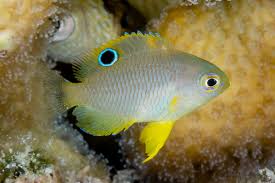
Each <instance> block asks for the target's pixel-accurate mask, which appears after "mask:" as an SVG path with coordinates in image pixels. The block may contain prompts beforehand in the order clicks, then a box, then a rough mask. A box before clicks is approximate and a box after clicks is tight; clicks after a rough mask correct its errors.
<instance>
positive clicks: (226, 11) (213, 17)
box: [121, 0, 275, 182]
mask: <svg viewBox="0 0 275 183" xmlns="http://www.w3.org/2000/svg"><path fill="white" fill-rule="evenodd" d="M274 8H275V3H274V1H272V0H266V1H253V3H252V2H251V1H250V0H242V1H232V2H227V1H223V2H220V3H217V4H216V6H213V7H211V8H208V7H205V6H203V5H198V6H191V7H184V6H178V7H174V8H171V9H169V10H167V12H166V13H165V14H163V16H162V19H160V20H158V21H154V22H153V23H152V27H151V30H153V31H157V32H159V33H160V34H161V35H162V36H163V37H165V38H167V39H168V40H170V42H171V43H173V44H174V45H175V47H176V48H177V49H179V50H182V51H185V52H188V53H191V54H194V55H197V56H199V57H202V58H204V59H206V60H209V61H210V62H212V63H214V64H216V65H218V66H219V67H220V68H221V69H222V70H224V71H225V72H226V73H227V74H228V76H229V78H230V81H231V86H230V88H229V89H228V90H227V91H226V92H225V93H224V94H222V95H221V96H219V97H218V98H216V99H215V100H213V101H211V102H210V103H209V104H207V105H205V106H204V107H202V108H200V109H199V110H197V111H196V112H194V113H192V114H191V115H188V116H185V117H184V118H183V119H181V120H180V121H178V122H177V123H176V126H175V127H174V129H173V132H172V134H171V136H170V138H169V139H168V142H167V145H166V146H165V147H164V148H163V149H162V151H161V152H160V153H159V155H158V156H157V157H156V158H155V159H153V160H152V161H151V162H149V163H148V164H145V165H142V164H141V163H140V162H141V161H142V157H141V153H142V152H143V148H144V147H141V146H139V145H138V144H139V143H138V135H139V131H140V130H138V128H132V129H131V130H130V132H129V133H127V134H126V135H125V136H124V137H123V140H122V142H121V144H122V146H123V147H124V152H126V156H127V159H128V162H129V164H134V165H135V167H137V168H138V169H139V170H140V173H141V174H142V175H143V176H144V177H146V180H149V181H151V182H152V181H153V180H158V181H159V180H162V181H163V182H190V181H191V182H221V181H226V182H230V181H233V182H235V181H236V179H238V180H239V181H240V182H246V181H247V180H248V179H252V178H253V177H255V174H257V171H258V170H259V169H260V168H261V167H264V166H274V161H273V160H272V159H273V156H275V149H274V147H275V144H274V142H275V141H274V140H275V112H274V111H275V94H274V89H275V82H273V81H272V80H273V79H272V78H274V77H275V56H274V50H275V36H274V30H275V13H274V11H273V10H274Z"/></svg>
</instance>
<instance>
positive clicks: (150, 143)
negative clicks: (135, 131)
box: [139, 121, 174, 163]
mask: <svg viewBox="0 0 275 183" xmlns="http://www.w3.org/2000/svg"><path fill="white" fill-rule="evenodd" d="M173 125H174V121H161V122H153V123H149V124H148V125H147V126H146V127H145V128H144V129H143V130H142V132H141V135H140V139H139V140H140V141H141V142H142V143H145V151H146V154H147V155H148V157H147V158H146V159H145V160H144V161H143V163H145V162H147V161H149V160H150V159H152V158H153V157H154V156H156V155H157V153H158V152H159V150H160V149H161V148H162V147H163V145H164V143H165V142H166V140H167V138H168V136H169V134H170V132H171V130H172V127H173Z"/></svg>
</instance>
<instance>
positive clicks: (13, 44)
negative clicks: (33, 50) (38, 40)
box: [0, 0, 56, 53]
mask: <svg viewBox="0 0 275 183" xmlns="http://www.w3.org/2000/svg"><path fill="white" fill-rule="evenodd" d="M53 2H54V1H53V0H36V1H32V0H22V1H18V0H0V51H2V50H5V51H8V52H9V53H10V52H12V51H14V50H15V49H16V48H18V46H20V45H23V44H24V43H25V42H26V41H27V40H26V39H27V38H29V37H28V36H29V35H30V34H33V33H34V32H35V31H36V29H37V27H38V26H40V25H41V24H42V23H43V18H45V17H47V16H49V15H50V14H53V13H54V12H55V10H56V7H54V6H53Z"/></svg>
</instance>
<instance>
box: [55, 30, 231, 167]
mask: <svg viewBox="0 0 275 183" xmlns="http://www.w3.org/2000/svg"><path fill="white" fill-rule="evenodd" d="M73 74H74V76H75V77H76V78H77V80H78V81H79V82H78V83H71V82H62V83H61V84H60V87H59V88H60V89H59V91H60V92H58V93H59V94H58V97H59V99H60V101H62V103H63V106H64V108H65V109H68V108H72V107H75V108H74V110H73V112H72V114H73V115H74V116H75V117H76V119H77V123H76V125H77V126H78V127H79V128H80V129H82V130H83V131H85V132H87V133H89V134H91V135H94V136H108V135H116V134H118V133H120V132H122V131H125V130H127V129H128V128H129V127H131V126H132V125H134V124H135V123H147V124H146V126H145V127H144V129H143V130H142V132H141V135H140V139H139V140H140V142H141V143H143V144H145V151H146V155H147V158H146V159H145V160H144V161H143V162H144V163H145V162H147V161H149V160H151V159H152V158H153V157H155V156H156V155H157V153H158V152H159V151H160V149H161V148H162V147H163V146H164V144H165V142H166V140H167V139H168V137H169V134H170V132H171V130H172V128H173V126H174V124H175V122H176V121H177V120H178V119H180V118H181V117H183V116H184V115H186V114H188V113H190V112H192V111H193V110H195V109H197V108H198V107H199V106H201V105H203V104H206V103H207V102H208V101H210V100H211V99H213V98H214V97H216V96H218V95H219V94H221V93H222V92H223V91H225V90H226V89H227V88H228V87H229V85H230V83H229V79H228V77H227V76H226V74H225V73H224V72H223V71H222V70H221V69H219V68H218V67H217V66H215V65H213V64H211V63H210V62H208V61H206V60H204V59H202V58H199V57H196V56H194V55H191V54H188V53H185V52H182V51H178V50H177V49H175V48H174V47H173V46H172V45H171V44H169V42H167V41H166V40H165V39H164V38H162V37H161V36H160V35H157V34H154V33H148V34H143V33H141V32H137V33H130V34H125V35H123V36H121V37H119V38H117V39H114V40H111V41H109V42H107V43H105V44H103V45H102V46H100V47H98V48H96V49H92V50H90V51H88V52H85V53H83V54H82V55H81V57H76V58H75V61H74V62H73Z"/></svg>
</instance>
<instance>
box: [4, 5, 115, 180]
mask: <svg viewBox="0 0 275 183" xmlns="http://www.w3.org/2000/svg"><path fill="white" fill-rule="evenodd" d="M0 7H1V10H0V12H1V14H7V16H6V20H5V21H2V20H1V21H0V22H1V28H0V35H4V34H5V33H6V32H12V34H11V35H12V36H11V39H8V40H5V39H7V37H5V39H4V41H7V42H6V43H7V44H6V43H5V44H2V45H4V47H1V49H4V50H7V51H8V53H12V54H6V55H4V56H2V59H1V60H0V76H1V77H0V86H1V87H0V153H1V154H0V182H37V181H39V182H40V181H41V182H43V181H44V182H50V181H53V182H92V181H94V182H109V181H110V180H109V173H108V167H107V166H106V162H105V161H104V160H103V159H102V158H100V157H98V156H97V155H95V153H94V152H93V151H91V150H89V149H88V147H87V145H86V144H85V143H84V142H83V139H82V137H81V136H80V135H79V133H78V132H76V131H75V130H73V129H72V128H71V127H70V126H69V125H66V124H67V123H68V122H67V121H64V120H63V119H62V118H55V117H54V112H53V111H54V110H52V109H54V108H55V107H56V106H52V103H50V102H49V101H51V100H50V98H51V95H50V94H49V93H47V91H49V90H48V89H49V87H48V85H47V84H48V83H49V82H48V80H53V79H54V78H55V77H56V75H55V74H54V73H51V71H50V70H49V68H48V67H47V65H46V64H45V63H44V62H42V61H43V60H45V45H46V43H45V38H47V37H45V36H46V35H47V31H48V26H47V25H48V24H47V21H46V20H47V19H48V18H49V16H52V13H53V12H56V11H58V7H57V6H56V4H52V3H51V1H48V0H38V1H30V0H24V1H5V0H2V1H1V2H0ZM4 10H5V11H4ZM8 15H12V16H8ZM3 18H5V17H2V16H1V19H3ZM42 24H43V25H42ZM38 31H39V32H38ZM2 33H3V34H2ZM5 35H6V34H5ZM14 36H15V37H14ZM7 45H12V46H10V47H7ZM15 50H16V51H15Z"/></svg>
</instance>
